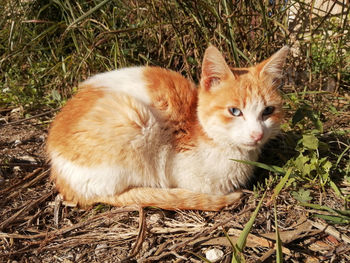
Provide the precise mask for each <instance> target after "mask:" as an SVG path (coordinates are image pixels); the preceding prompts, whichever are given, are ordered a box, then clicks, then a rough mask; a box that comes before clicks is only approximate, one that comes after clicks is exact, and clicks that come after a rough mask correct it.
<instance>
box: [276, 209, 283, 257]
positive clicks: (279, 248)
mask: <svg viewBox="0 0 350 263" xmlns="http://www.w3.org/2000/svg"><path fill="white" fill-rule="evenodd" d="M274 214H275V228H276V262H277V263H282V262H283V253H282V241H281V238H280V233H279V229H278V220H277V209H276V202H275V206H274Z"/></svg>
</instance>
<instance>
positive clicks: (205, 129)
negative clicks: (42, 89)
mask: <svg viewBox="0 0 350 263" xmlns="http://www.w3.org/2000/svg"><path fill="white" fill-rule="evenodd" d="M287 53H288V48H287V47H283V48H282V49H281V50H280V51H278V52H277V53H275V54H274V55H273V56H272V57H270V58H269V59H267V60H265V61H263V62H262V63H260V64H258V65H256V66H254V67H250V68H231V69H230V68H229V66H228V65H227V64H226V62H225V59H224V58H223V56H222V55H221V53H220V52H219V51H218V50H217V49H216V48H215V47H213V46H210V47H208V48H207V50H206V52H205V55H204V59H203V64H202V76H201V81H200V85H199V87H198V88H196V86H195V84H194V83H192V82H191V81H190V80H187V79H185V78H184V77H183V76H181V75H180V74H179V73H176V72H173V71H170V70H166V69H162V68H158V67H131V68H124V69H120V70H115V71H111V72H107V73H102V74H98V75H96V76H94V77H92V78H90V79H88V80H86V81H85V82H83V83H82V84H81V86H80V90H79V92H78V93H77V94H76V95H75V96H74V97H73V98H72V99H71V100H70V101H68V103H67V104H66V105H65V107H64V108H63V109H62V111H61V112H60V113H59V114H58V115H57V117H56V119H55V120H54V122H53V124H52V126H51V129H50V132H49V136H48V141H47V152H48V155H49V158H50V160H51V166H52V168H51V178H52V179H53V180H54V181H55V183H56V186H57V188H58V190H59V192H60V193H61V194H62V195H63V196H64V198H65V199H66V200H68V201H73V202H76V203H78V204H80V205H83V206H86V205H91V204H94V203H97V202H102V203H107V204H111V205H115V206H126V205H135V204H136V205H139V206H157V207H160V208H163V209H171V210H173V209H198V210H213V211H215V210H220V209H221V208H223V207H225V206H227V205H229V204H231V203H233V202H235V201H236V200H238V199H239V198H240V196H241V193H240V192H239V191H236V189H238V188H240V187H243V186H244V185H245V184H246V183H247V182H248V180H249V179H250V178H251V176H252V173H253V168H252V166H250V165H246V164H243V163H238V162H234V161H232V160H230V159H232V158H233V159H240V160H250V161H256V160H257V158H258V154H259V151H260V148H261V146H262V145H264V144H265V143H266V142H267V141H268V140H269V139H270V138H271V137H273V136H275V135H276V134H277V133H278V131H279V126H280V122H281V119H282V115H283V113H282V99H281V97H280V95H279V91H278V88H277V87H278V85H279V84H280V79H281V74H282V67H283V64H284V61H285V58H286V55H287Z"/></svg>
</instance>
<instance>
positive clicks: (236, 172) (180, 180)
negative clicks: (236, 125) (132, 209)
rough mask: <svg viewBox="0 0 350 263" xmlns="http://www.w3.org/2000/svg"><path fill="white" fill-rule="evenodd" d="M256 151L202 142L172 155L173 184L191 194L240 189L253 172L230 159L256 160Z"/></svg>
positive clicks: (226, 191)
mask: <svg viewBox="0 0 350 263" xmlns="http://www.w3.org/2000/svg"><path fill="white" fill-rule="evenodd" d="M258 152H259V151H258V150H253V151H247V150H244V149H241V148H238V147H235V148H230V147H227V145H226V146H223V145H217V146H213V145H212V144H211V145H208V144H206V143H205V142H203V143H201V144H200V146H199V147H198V148H196V149H195V150H194V151H191V152H184V153H178V154H177V155H176V156H175V159H174V161H173V162H174V167H173V173H172V177H173V179H174V180H175V181H174V182H173V183H174V184H175V187H179V188H185V189H189V190H192V191H195V192H202V193H208V194H216V195H224V194H228V193H230V192H232V191H234V189H236V188H240V187H242V186H244V185H245V184H246V183H247V182H248V180H249V178H250V176H251V174H252V171H253V167H252V166H250V165H246V164H242V163H239V162H235V161H232V160H230V159H237V160H250V161H256V160H257V157H258Z"/></svg>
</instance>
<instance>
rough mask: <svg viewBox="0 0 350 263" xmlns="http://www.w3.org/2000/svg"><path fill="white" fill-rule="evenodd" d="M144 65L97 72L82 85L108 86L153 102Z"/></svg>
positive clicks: (113, 89)
mask: <svg viewBox="0 0 350 263" xmlns="http://www.w3.org/2000/svg"><path fill="white" fill-rule="evenodd" d="M143 70H144V67H130V68H122V69H118V70H113V71H110V72H105V73H100V74H97V75H95V76H93V77H91V78H90V79H88V80H86V81H85V82H83V84H82V85H85V84H87V85H92V86H94V87H97V88H99V87H101V88H107V89H109V90H111V91H116V92H123V93H126V94H128V95H130V96H132V97H134V98H136V99H138V100H140V101H142V102H143V103H145V104H150V103H151V98H150V97H149V95H148V93H147V90H146V87H145V80H144V79H143Z"/></svg>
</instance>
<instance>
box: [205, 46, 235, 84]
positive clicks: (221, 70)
mask: <svg viewBox="0 0 350 263" xmlns="http://www.w3.org/2000/svg"><path fill="white" fill-rule="evenodd" d="M230 74H231V75H232V76H233V74H232V72H231V70H230V68H229V66H228V65H227V63H226V61H225V59H224V57H223V56H222V54H221V53H220V51H219V50H218V49H217V48H216V47H214V46H209V47H208V48H207V49H206V50H205V54H204V58H203V63H202V76H201V86H202V87H203V88H204V89H205V90H209V89H210V88H212V87H215V86H218V84H220V82H221V81H222V80H223V79H225V78H226V77H227V76H229V75H230Z"/></svg>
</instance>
